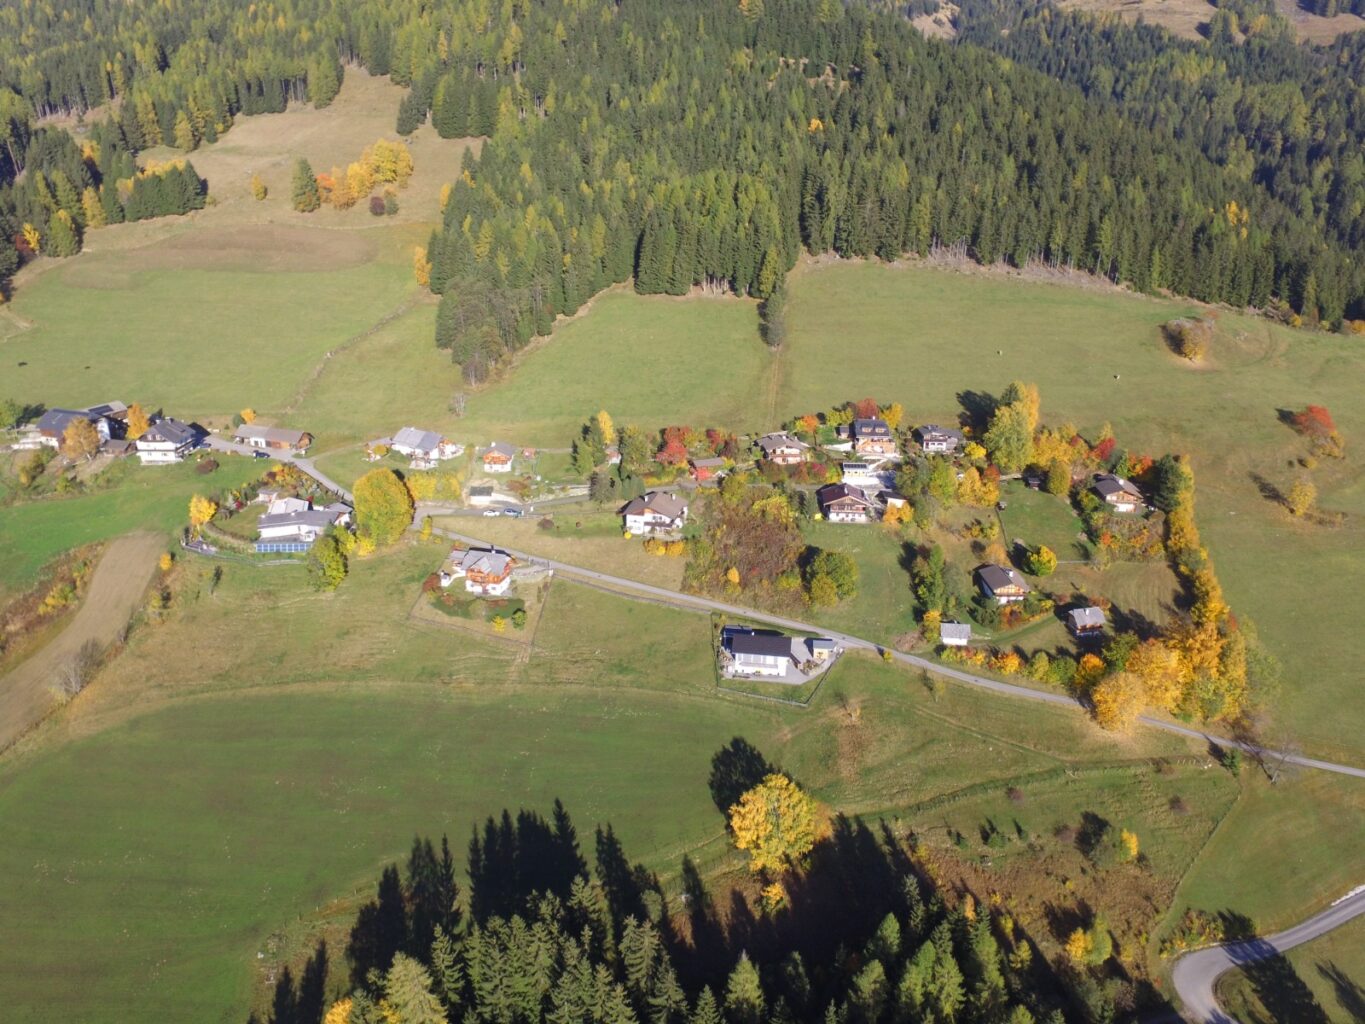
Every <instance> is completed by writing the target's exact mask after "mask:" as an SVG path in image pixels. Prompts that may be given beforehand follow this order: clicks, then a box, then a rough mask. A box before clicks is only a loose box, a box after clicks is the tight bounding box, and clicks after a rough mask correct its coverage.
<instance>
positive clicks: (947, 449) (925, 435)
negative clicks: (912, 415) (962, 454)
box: [915, 423, 967, 455]
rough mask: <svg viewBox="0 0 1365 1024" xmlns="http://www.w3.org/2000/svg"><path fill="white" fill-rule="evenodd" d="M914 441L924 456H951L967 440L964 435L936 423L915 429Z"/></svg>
mask: <svg viewBox="0 0 1365 1024" xmlns="http://www.w3.org/2000/svg"><path fill="white" fill-rule="evenodd" d="M915 440H916V441H918V442H919V446H920V450H921V451H922V452H924V453H925V454H926V455H952V454H953V453H954V452H956V451H957V449H958V447H959V446H960V445H961V444H962V443H963V442H964V441H966V440H967V437H966V435H965V434H963V433H962V431H960V430H955V429H954V428H952V427H940V426H939V425H938V424H937V423H926V424H925V425H924V426H922V427H916V428H915Z"/></svg>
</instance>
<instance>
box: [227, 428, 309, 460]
mask: <svg viewBox="0 0 1365 1024" xmlns="http://www.w3.org/2000/svg"><path fill="white" fill-rule="evenodd" d="M232 439H233V440H234V441H236V442H237V443H238V444H244V445H246V446H247V447H248V448H259V449H261V450H262V451H275V452H296V453H297V452H305V451H307V450H308V446H309V445H311V444H312V443H313V435H312V434H309V433H308V432H307V431H303V430H288V429H286V428H285V427H263V426H260V425H259V424H257V423H243V424H242V425H241V426H240V427H238V428H236V430H234V431H233V434H232Z"/></svg>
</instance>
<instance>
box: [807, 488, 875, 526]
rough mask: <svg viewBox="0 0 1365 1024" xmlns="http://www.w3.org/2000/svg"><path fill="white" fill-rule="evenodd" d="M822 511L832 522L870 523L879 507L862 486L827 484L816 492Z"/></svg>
mask: <svg viewBox="0 0 1365 1024" xmlns="http://www.w3.org/2000/svg"><path fill="white" fill-rule="evenodd" d="M815 496H816V498H817V499H818V500H819V502H820V513H821V515H823V516H824V517H825V518H826V519H827V520H828V521H829V522H831V523H870V522H872V520H873V519H875V518H876V513H877V507H876V505H875V504H874V503H873V501H872V499H871V498H869V497H868V496H867V493H866V492H865V491H864V490H863V489H862V488H861V487H855V486H854V485H853V484H827V485H825V486H824V487H821V488H820V490H818V491H816V492H815Z"/></svg>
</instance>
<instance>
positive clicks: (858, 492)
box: [815, 484, 872, 508]
mask: <svg viewBox="0 0 1365 1024" xmlns="http://www.w3.org/2000/svg"><path fill="white" fill-rule="evenodd" d="M815 497H816V499H817V500H818V501H819V502H820V504H821V505H832V504H833V503H834V502H836V501H844V500H846V499H852V500H853V501H857V502H861V503H862V504H864V505H866V506H868V507H869V508H871V507H872V499H871V498H869V497H868V496H867V492H866V491H864V490H863V489H862V488H861V487H856V486H854V485H853V484H826V485H825V486H824V487H821V488H820V490H818V491H816V492H815Z"/></svg>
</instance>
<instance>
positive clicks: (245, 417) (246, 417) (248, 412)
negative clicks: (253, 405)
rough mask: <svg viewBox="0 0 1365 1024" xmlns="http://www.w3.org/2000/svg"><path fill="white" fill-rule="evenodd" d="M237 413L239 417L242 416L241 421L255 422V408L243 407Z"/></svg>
mask: <svg viewBox="0 0 1365 1024" xmlns="http://www.w3.org/2000/svg"><path fill="white" fill-rule="evenodd" d="M237 415H238V416H240V417H242V422H243V423H255V422H256V410H255V409H243V410H242V411H241V412H239V413H238V414H237Z"/></svg>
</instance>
